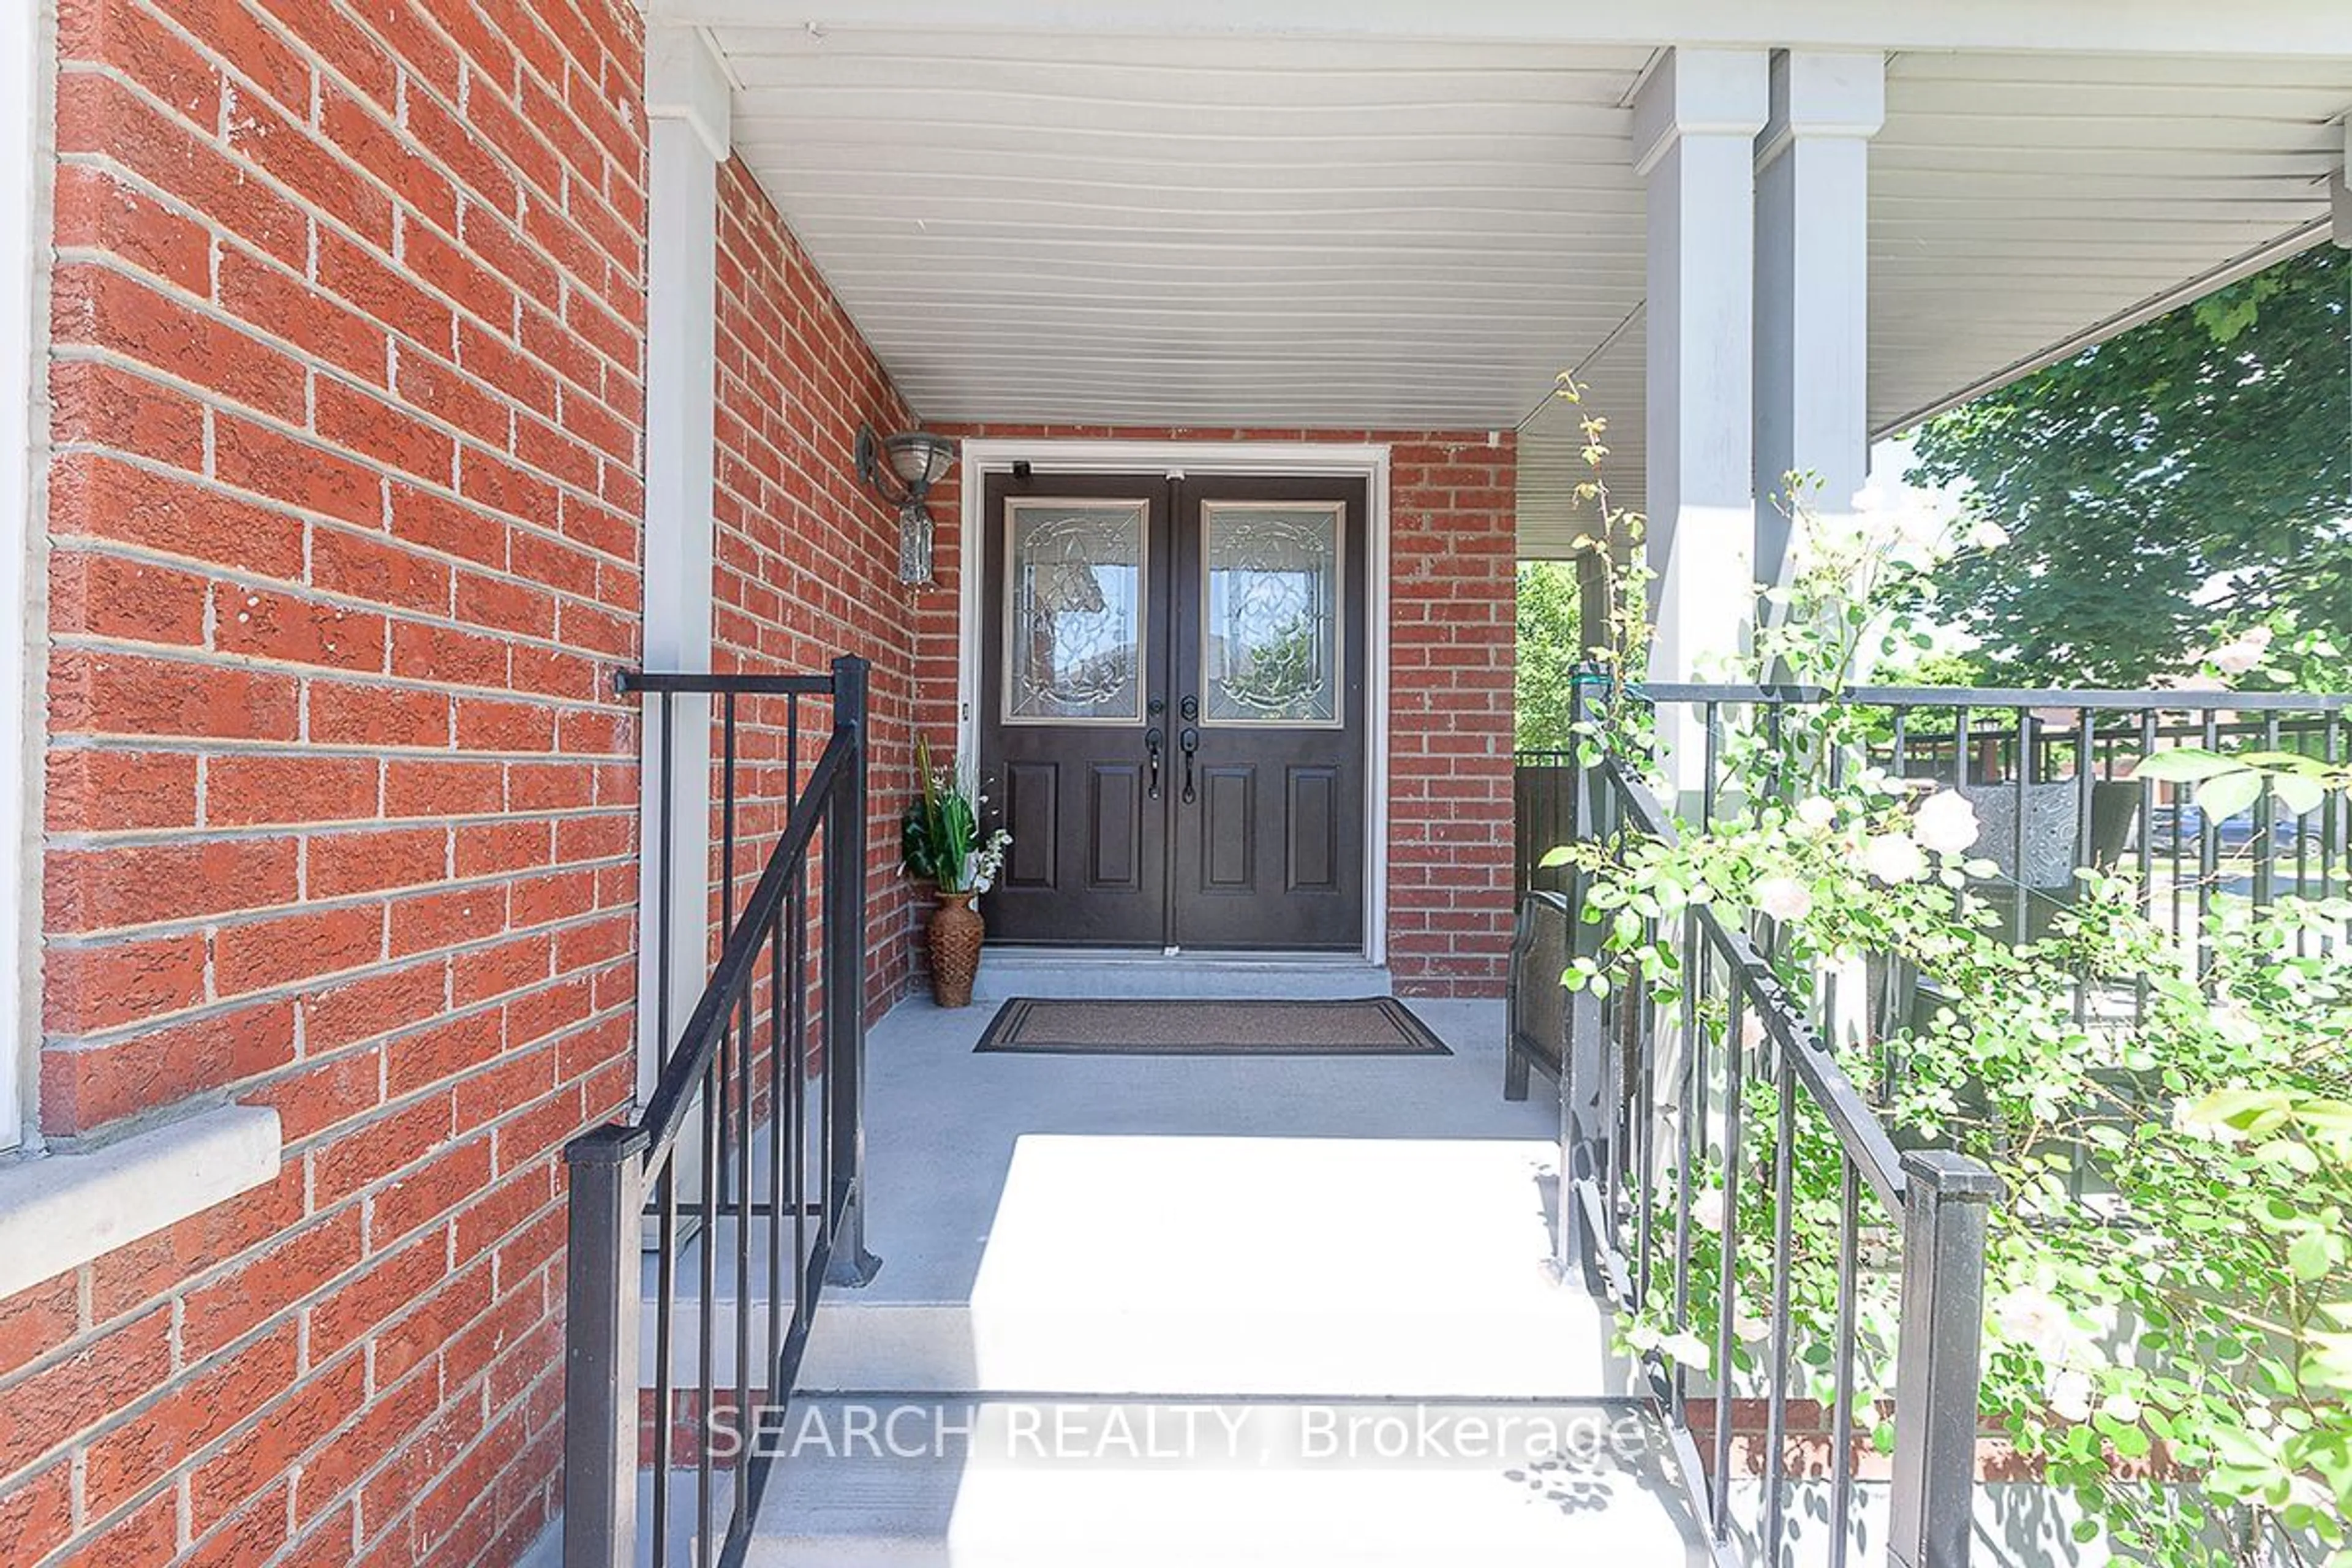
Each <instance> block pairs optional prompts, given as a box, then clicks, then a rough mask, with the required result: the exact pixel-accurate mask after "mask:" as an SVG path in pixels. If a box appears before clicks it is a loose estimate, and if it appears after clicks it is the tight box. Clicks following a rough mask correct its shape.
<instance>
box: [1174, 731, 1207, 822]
mask: <svg viewBox="0 0 2352 1568" xmlns="http://www.w3.org/2000/svg"><path fill="white" fill-rule="evenodd" d="M1176 744H1177V746H1178V747H1179V748H1180V749H1181V751H1182V752H1183V753H1184V804H1185V805H1192V801H1193V799H1194V795H1193V793H1192V753H1193V752H1197V751H1199V750H1200V749H1201V731H1198V730H1195V729H1192V728H1191V727H1189V726H1188V727H1186V728H1185V730H1184V731H1182V732H1181V733H1180V734H1179V735H1178V736H1177V737H1176Z"/></svg>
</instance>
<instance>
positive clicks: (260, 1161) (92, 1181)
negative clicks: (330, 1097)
mask: <svg viewBox="0 0 2352 1568" xmlns="http://www.w3.org/2000/svg"><path fill="white" fill-rule="evenodd" d="M278 1156H279V1143H278V1112H276V1111H275V1110H270V1109H268V1107H266V1106H256V1105H224V1106H218V1107H215V1109H213V1110H205V1111H200V1112H198V1113H197V1114H195V1115H194V1116H189V1117H185V1118H183V1119H182V1120H180V1121H173V1122H170V1123H167V1124H166V1125H164V1126H162V1127H158V1128H156V1129H154V1130H153V1131H148V1132H140V1133H134V1134H133V1135H131V1137H128V1138H124V1139H121V1140H119V1141H117V1142H112V1143H109V1144H106V1145H104V1146H102V1147H100V1148H97V1149H92V1150H90V1151H89V1152H87V1153H71V1154H66V1153H55V1154H49V1155H47V1156H44V1157H41V1158H38V1159H27V1160H22V1161H18V1162H16V1163H12V1164H5V1165H0V1300H5V1298H7V1297H10V1296H13V1295H15V1294H16V1292H17V1291H19V1290H22V1289H25V1288H26V1286H28V1285H37V1284H39V1283H40V1282H41V1281H42V1280H44V1279H50V1278H52V1277H54V1276H56V1275H58V1274H62V1273H64V1272H65V1271H66V1270H67V1269H68V1268H79V1267H80V1266H81V1265H83V1264H85V1263H88V1262H89V1261H90V1260H91V1259H92V1258H101V1257H103V1256H105V1255H106V1254H107V1253H110V1252H112V1251H113V1250H114V1249H115V1248H117V1247H127V1246H129V1245H130V1244H131V1242H134V1241H137V1240H138V1239H139V1238H140V1237H142V1236H152V1235H153V1234H154V1233H155V1232H157V1231H159V1230H163V1229H164V1228H165V1227H166V1226H173V1225H176V1224H178V1223H179V1222H180V1221H182V1220H184V1219H185V1218H187V1217H188V1216H189V1215H194V1214H200V1213H202V1212H203V1211H204V1210H205V1209H208V1208H210V1207H212V1206H213V1205H215V1204H218V1203H226V1201H227V1200H229V1199H230V1198H233V1197H235V1196H236V1195H237V1194H239V1193H242V1192H247V1191H250V1190H251V1189H252V1188H255V1187H257V1186H260V1185H262V1184H264V1183H267V1182H271V1181H275V1180H276V1179H277V1176H278Z"/></svg>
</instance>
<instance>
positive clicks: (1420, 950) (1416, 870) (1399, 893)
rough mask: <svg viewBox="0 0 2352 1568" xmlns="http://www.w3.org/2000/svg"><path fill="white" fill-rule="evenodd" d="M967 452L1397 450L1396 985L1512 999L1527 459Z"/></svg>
mask: <svg viewBox="0 0 2352 1568" xmlns="http://www.w3.org/2000/svg"><path fill="white" fill-rule="evenodd" d="M954 433H955V434H957V435H960V436H966V437H1013V438H1021V439H1040V438H1050V439H1055V440H1065V439H1116V440H1136V441H1174V440H1191V441H1237V440H1238V441H1253V440H1255V441H1337V442H1348V443H1358V442H1377V443H1381V444H1383V445H1385V446H1387V447H1388V448H1389V463H1390V468H1389V579H1390V581H1389V637H1390V648H1389V901H1388V933H1389V935H1388V948H1389V967H1390V970H1391V973H1392V974H1393V976H1394V978H1395V983H1396V987H1397V989H1398V991H1400V992H1401V993H1402V994H1408V995H1423V996H1433V995H1464V996H1494V995H1500V994H1502V989H1503V981H1504V976H1505V972H1506V971H1507V968H1508V966H1509V957H1510V931H1511V718H1512V714H1511V666H1512V642H1513V637H1514V635H1515V613H1514V598H1515V594H1514V586H1513V584H1514V580H1515V576H1516V570H1515V569H1516V563H1517V532H1516V530H1517V517H1516V513H1515V505H1516V502H1515V499H1514V495H1515V485H1516V473H1517V468H1516V465H1517V448H1516V447H1515V445H1514V443H1513V441H1512V438H1511V437H1509V436H1508V435H1505V436H1504V437H1502V438H1501V440H1500V441H1499V443H1498V444H1496V445H1494V446H1489V445H1488V444H1487V440H1486V433H1485V432H1483V431H1477V432H1453V433H1447V432H1436V433H1432V432H1414V431H1402V432H1401V431H1378V430H1375V431H1364V430H1256V429H1244V430H1234V429H1171V428H1166V427H1155V428H1144V429H1136V428H1129V427H1110V426H1035V425H1017V426H1016V425H974V426H961V427H958V428H956V430H955V431H954ZM962 478H963V469H962V467H961V465H959V466H958V468H956V470H955V473H954V475H953V476H952V477H951V479H950V483H949V484H948V485H947V486H946V487H944V488H943V489H941V490H940V491H939V492H937V499H936V500H935V501H934V503H933V505H932V509H931V510H932V514H933V516H934V517H935V518H936V519H937V520H938V522H939V530H940V534H939V585H938V587H937V588H936V589H935V590H933V591H932V592H930V593H928V594H926V595H924V596H923V599H922V603H921V606H920V616H919V624H918V627H917V642H916V652H915V672H916V679H917V689H918V691H919V704H918V714H917V716H918V718H919V721H920V723H921V725H922V728H923V729H924V731H925V732H927V733H929V734H930V735H931V736H933V737H934V743H935V744H945V743H947V742H948V741H949V740H950V739H951V738H952V736H953V735H954V733H955V699H956V661H957V657H958V637H957V615H958V609H957V581H958V576H959V573H960V569H961V566H960V551H961V544H960V537H961V525H960V521H959V517H960V513H959V511H958V506H959V499H958V498H959V495H960V487H961V481H962Z"/></svg>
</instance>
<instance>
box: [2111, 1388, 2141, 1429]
mask: <svg viewBox="0 0 2352 1568" xmlns="http://www.w3.org/2000/svg"><path fill="white" fill-rule="evenodd" d="M2103 1408H2104V1409H2105V1411H2106V1413H2107V1414H2108V1415H2112V1416H2114V1417H2115V1418H2116V1420H2118V1421H2120V1422H2122V1423H2123V1424H2124V1425H2125V1426H2137V1425H2138V1424H2139V1401H2138V1400H2137V1399H2134V1398H2133V1397H2132V1396H2131V1395H2130V1394H2110V1395H2108V1397H2107V1402H2106V1404H2105V1405H2104V1406H2103Z"/></svg>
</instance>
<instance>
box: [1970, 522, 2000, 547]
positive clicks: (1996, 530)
mask: <svg viewBox="0 0 2352 1568" xmlns="http://www.w3.org/2000/svg"><path fill="white" fill-rule="evenodd" d="M2008 542H2009V530H2007V529H2005V528H2003V527H2001V525H2000V524H1999V523H1997V522H1995V521H1993V520H1992V519H1990V518H1989V517H1980V518H1979V519H1977V521H1976V522H1975V523H1974V524H1973V525H1972V526H1971V527H1970V528H1969V532H1968V539H1967V543H1968V546H1969V549H1971V550H1998V549H2000V547H2001V546H2002V545H2004V544H2007V543H2008Z"/></svg>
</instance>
